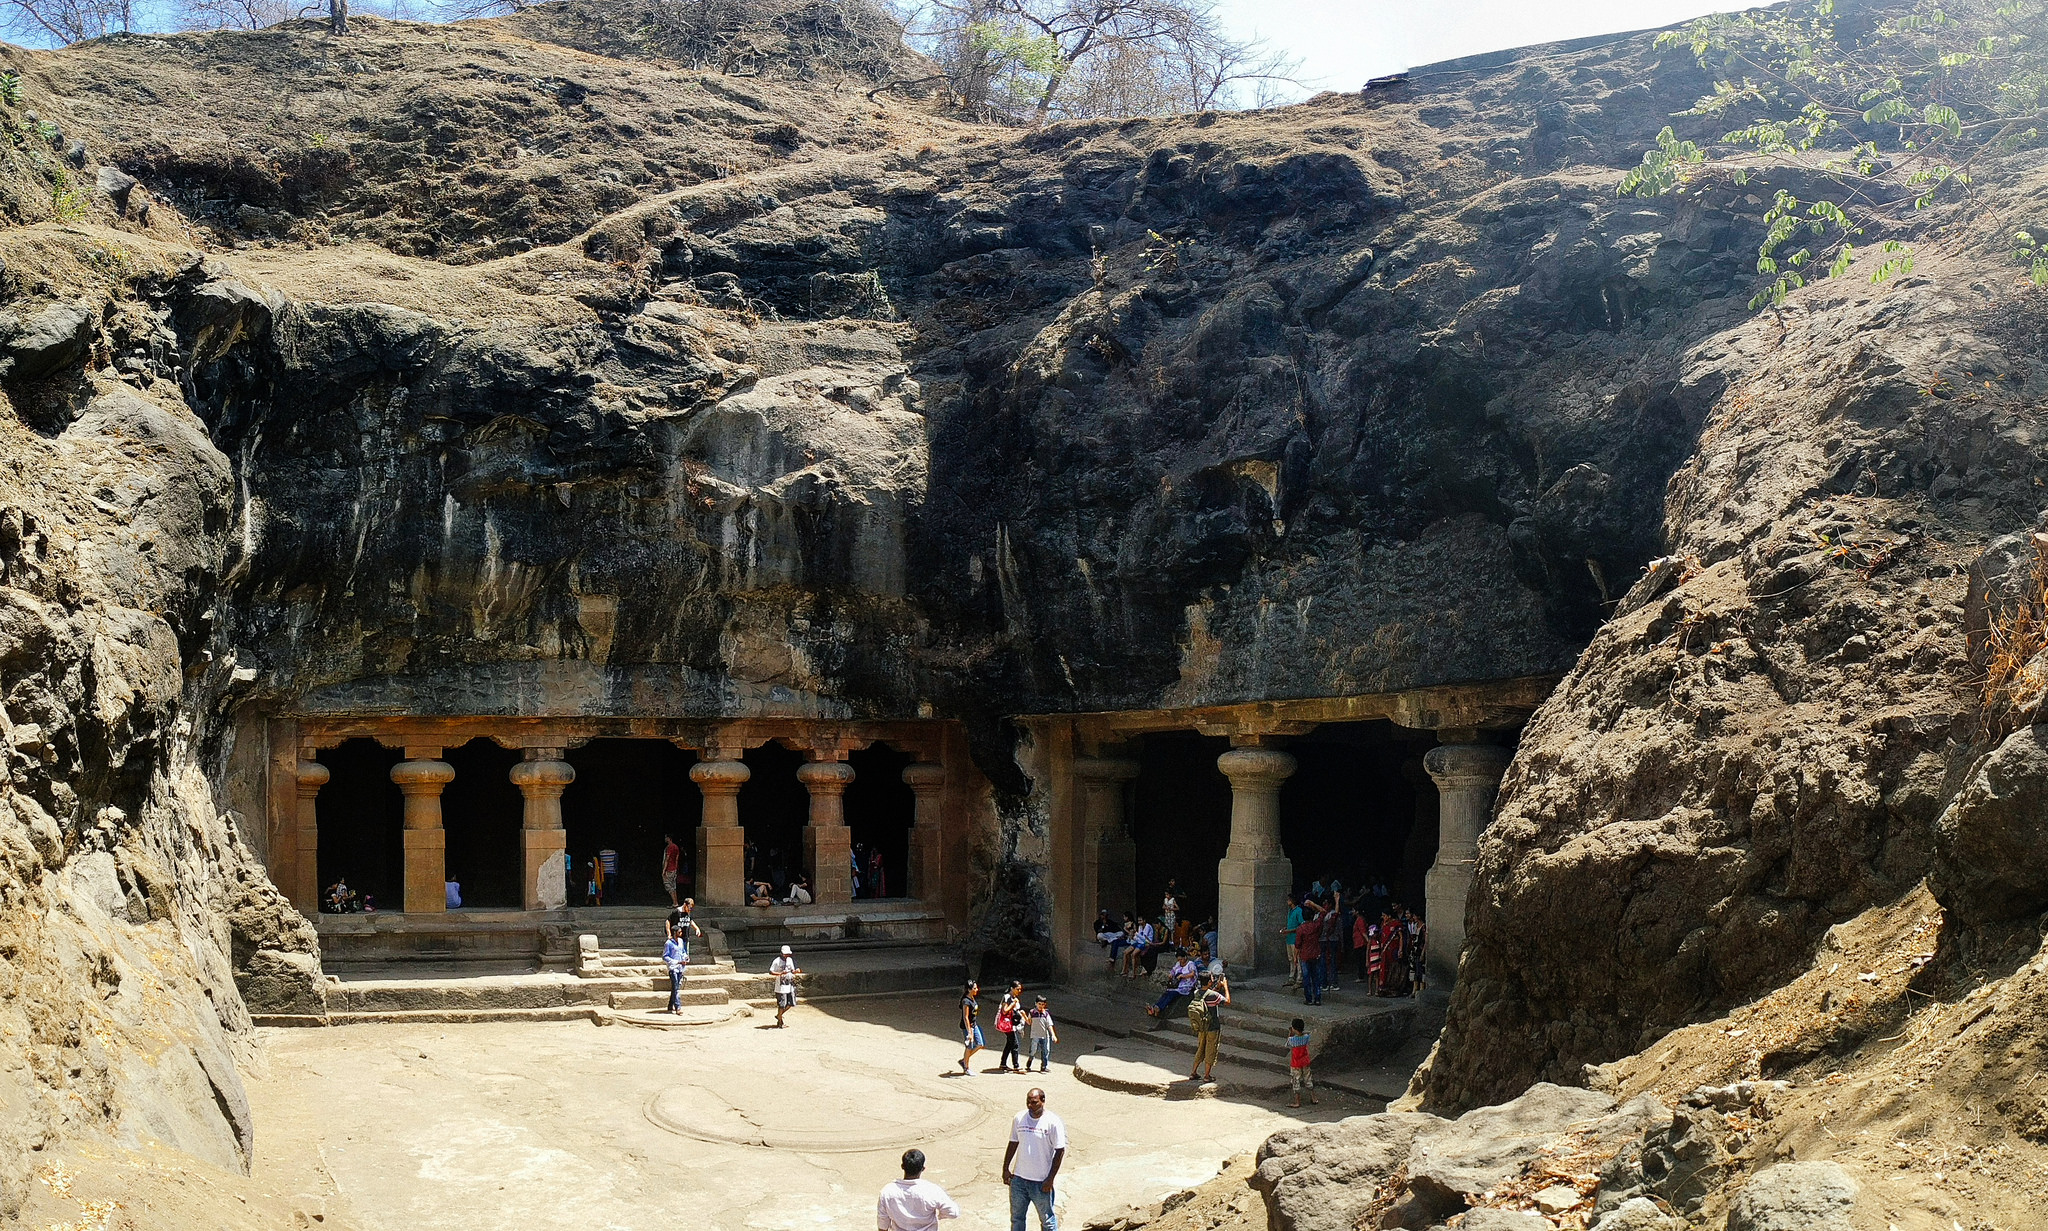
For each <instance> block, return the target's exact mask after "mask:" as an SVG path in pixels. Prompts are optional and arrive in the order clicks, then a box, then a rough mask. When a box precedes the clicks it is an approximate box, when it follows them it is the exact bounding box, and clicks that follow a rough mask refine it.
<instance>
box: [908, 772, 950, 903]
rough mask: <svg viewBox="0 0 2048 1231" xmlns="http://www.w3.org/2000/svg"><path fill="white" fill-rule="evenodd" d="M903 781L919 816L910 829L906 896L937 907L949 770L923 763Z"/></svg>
mask: <svg viewBox="0 0 2048 1231" xmlns="http://www.w3.org/2000/svg"><path fill="white" fill-rule="evenodd" d="M903 781H904V783H905V784H906V785H908V786H909V787H910V789H911V792H912V793H913V794H915V795H916V796H917V816H916V819H915V820H914V821H913V822H912V824H911V826H910V866H909V867H908V868H905V869H904V873H905V875H906V877H907V879H906V880H905V881H904V883H903V884H904V889H903V891H904V893H906V894H908V895H909V896H911V897H913V898H916V899H918V900H919V901H922V902H925V903H928V904H930V905H933V906H936V905H938V903H939V869H940V863H941V860H942V859H943V858H944V856H943V855H942V854H941V852H942V851H943V850H944V846H943V843H942V835H943V831H944V826H943V821H944V819H945V814H946V767H945V766H943V765H936V764H933V763H932V762H930V761H919V762H917V763H915V764H912V765H906V766H904V767H903Z"/></svg>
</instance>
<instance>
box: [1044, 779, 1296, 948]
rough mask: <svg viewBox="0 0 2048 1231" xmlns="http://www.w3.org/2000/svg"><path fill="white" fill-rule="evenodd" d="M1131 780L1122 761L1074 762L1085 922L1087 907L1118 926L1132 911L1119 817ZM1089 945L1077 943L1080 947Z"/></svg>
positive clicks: (1132, 886)
mask: <svg viewBox="0 0 2048 1231" xmlns="http://www.w3.org/2000/svg"><path fill="white" fill-rule="evenodd" d="M1137 776H1138V763H1137V762H1136V761H1133V760H1128V759H1126V758H1123V757H1075V758H1074V779H1075V781H1076V782H1078V783H1079V784H1080V788H1081V822H1082V824H1084V825H1086V826H1087V836H1086V838H1085V839H1084V841H1083V845H1082V857H1083V859H1084V861H1085V864H1086V866H1084V867H1083V868H1082V870H1081V875H1079V876H1077V877H1075V878H1074V883H1075V885H1076V886H1077V887H1079V888H1080V890H1081V892H1083V893H1086V894H1088V895H1089V899H1090V900H1088V901H1085V902H1081V903H1079V904H1078V905H1079V906H1080V907H1081V908H1082V911H1083V912H1084V913H1085V916H1086V918H1088V919H1090V920H1092V919H1094V918H1095V912H1094V911H1091V910H1088V909H1087V908H1088V907H1090V906H1098V907H1100V906H1107V907H1108V908H1109V909H1110V911H1111V912H1112V913H1113V914H1115V915H1116V916H1117V918H1118V919H1119V920H1121V919H1122V918H1123V913H1124V912H1125V911H1135V910H1136V909H1137V908H1138V844H1137V843H1136V842H1133V841H1132V840H1131V829H1130V825H1129V823H1128V821H1127V818H1126V817H1125V815H1124V796H1125V794H1126V791H1125V787H1126V786H1127V784H1129V783H1130V781H1131V780H1132V779H1134V778H1136V777H1137ZM1282 892H1285V890H1282ZM1092 939H1093V938H1092V937H1083V938H1081V940H1082V941H1083V942H1084V945H1085V942H1087V941H1089V940H1092Z"/></svg>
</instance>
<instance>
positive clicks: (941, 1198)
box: [875, 1150, 960, 1231]
mask: <svg viewBox="0 0 2048 1231" xmlns="http://www.w3.org/2000/svg"><path fill="white" fill-rule="evenodd" d="M958 1217H960V1204H959V1203H958V1202H957V1201H954V1200H953V1199H952V1198H951V1197H949V1196H947V1195H946V1190H945V1189H943V1188H940V1187H939V1186H938V1185H937V1184H934V1183H932V1182H931V1181H930V1180H927V1179H925V1178H924V1151H923V1150H905V1151H904V1152H903V1178H902V1179H900V1180H892V1181H890V1182H889V1183H888V1184H887V1185H885V1186H884V1187H883V1189H882V1195H881V1198H880V1199H879V1200H877V1201H876V1202H875V1225H876V1226H877V1227H879V1228H881V1231H938V1225H939V1220H940V1219H941V1218H958Z"/></svg>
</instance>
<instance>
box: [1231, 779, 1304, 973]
mask: <svg viewBox="0 0 2048 1231" xmlns="http://www.w3.org/2000/svg"><path fill="white" fill-rule="evenodd" d="M1216 768H1218V769H1220V770H1222V771H1223V773H1224V776H1225V777H1227V778H1229V779H1230V846H1229V847H1228V848H1227V849H1226V850H1225V851H1224V854H1223V859H1222V861H1221V862H1220V863H1218V864H1217V865H1216V899H1217V904H1216V928H1217V937H1216V943H1217V946H1218V947H1219V948H1221V949H1222V951H1223V960H1224V961H1226V962H1228V963H1229V964H1230V965H1231V967H1232V968H1233V969H1235V970H1237V971H1238V972H1240V973H1266V972H1269V971H1279V970H1284V969H1286V966H1287V952H1286V938H1285V937H1284V936H1283V935H1281V932H1282V929H1284V928H1285V927H1286V925H1287V891H1288V889H1289V888H1290V887H1291V885H1292V883H1293V880H1294V865H1293V864H1291V863H1289V862H1288V861H1287V856H1286V855H1285V854H1284V853H1283V852H1282V851H1281V849H1280V784H1281V783H1283V782H1285V781H1286V780H1287V778H1288V777H1289V776H1290V775H1291V774H1293V773H1294V768H1295V761H1294V758H1293V757H1292V756H1291V755H1289V754H1288V753H1285V752H1281V751H1280V750H1278V749H1276V748H1232V749H1231V750H1230V751H1229V752H1226V753H1224V754H1223V755H1222V756H1220V757H1218V758H1216Z"/></svg>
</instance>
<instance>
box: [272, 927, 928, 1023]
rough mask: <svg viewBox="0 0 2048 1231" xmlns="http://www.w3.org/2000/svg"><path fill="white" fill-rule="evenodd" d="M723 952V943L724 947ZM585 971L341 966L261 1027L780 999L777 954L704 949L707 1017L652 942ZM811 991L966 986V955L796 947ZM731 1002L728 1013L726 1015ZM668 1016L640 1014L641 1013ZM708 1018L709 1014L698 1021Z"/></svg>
mask: <svg viewBox="0 0 2048 1231" xmlns="http://www.w3.org/2000/svg"><path fill="white" fill-rule="evenodd" d="M714 952H715V951H714ZM591 957H592V960H591V961H590V962H588V963H587V964H585V965H584V966H582V967H581V968H580V969H578V970H575V971H573V972H571V971H561V970H553V969H547V968H544V967H543V966H542V965H541V964H540V963H539V962H537V961H533V960H527V961H524V962H507V961H497V962H484V961H479V960H467V961H442V962H426V961H417V960H412V961H397V962H384V963H365V964H357V965H343V966H341V967H339V968H338V969H337V970H335V971H332V972H330V973H329V976H328V983H327V989H326V991H327V1012H326V1013H325V1014H271V1015H261V1016H259V1017H258V1018H257V1019H256V1020H257V1024H258V1025H268V1026H332V1025H351V1024H358V1023H371V1022H396V1021H421V1022H483V1021H574V1020H582V1021H596V1022H608V1021H612V1020H626V1019H627V1018H628V1017H630V1020H632V1021H634V1023H635V1024H641V1025H662V1026H668V1025H681V1024H689V1025H697V1024H704V1023H705V1022H708V1021H711V1020H713V1019H714V1017H715V1018H716V1020H725V1019H726V1018H727V1017H731V1016H736V1015H738V1013H737V1012H736V1010H739V1009H743V1008H748V1007H751V1008H772V1007H773V1006H774V989H773V986H772V982H771V980H770V978H769V976H768V963H769V962H770V961H771V960H772V959H771V957H770V955H768V954H759V955H751V954H742V955H740V956H739V958H738V959H737V960H735V959H734V958H733V957H731V956H729V955H724V954H717V955H716V956H712V957H710V958H709V959H708V960H707V956H706V955H705V953H704V951H703V948H702V947H701V946H700V948H699V950H698V954H697V959H698V960H696V961H693V962H692V963H691V964H690V966H689V967H688V970H687V973H686V975H685V982H684V987H683V992H682V1001H683V1004H684V1006H685V1007H686V1008H688V1009H691V1010H703V1011H704V1012H703V1013H702V1014H694V1013H693V1014H690V1015H686V1019H676V1018H672V1017H670V1016H669V1015H668V1014H667V1013H666V1009H667V1007H668V994H669V987H668V972H667V970H666V969H665V968H664V967H663V966H662V964H661V957H660V954H659V952H658V951H657V950H655V949H654V948H653V947H651V946H648V947H642V948H624V947H621V948H607V947H602V946H600V947H599V948H598V949H596V950H594V951H593V953H592V955H591ZM797 961H798V963H799V964H800V965H801V966H802V968H803V974H802V976H801V977H800V978H799V980H798V994H799V996H800V998H801V999H803V1000H806V1001H808V1000H838V999H854V998H860V997H868V996H887V995H900V994H904V993H908V992H922V991H945V992H952V991H955V990H957V989H958V988H959V986H960V983H961V981H962V980H964V979H965V977H966V969H967V968H966V963H965V962H964V961H962V959H961V958H960V956H959V955H958V954H956V953H954V952H952V951H951V950H946V949H941V948H936V947H933V946H929V945H927V946H906V945H903V944H899V943H895V942H890V941H876V942H853V941H840V942H837V943H836V944H834V945H832V946H830V947H827V948H823V949H819V950H813V949H811V948H809V947H799V948H798V949H797ZM720 1011H724V1016H717V1014H718V1012H720ZM648 1013H653V1014H655V1016H656V1018H657V1019H658V1020H653V1021H641V1020H640V1019H639V1018H638V1017H637V1016H631V1015H639V1014H648ZM700 1017H701V1020H699V1018H700Z"/></svg>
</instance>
